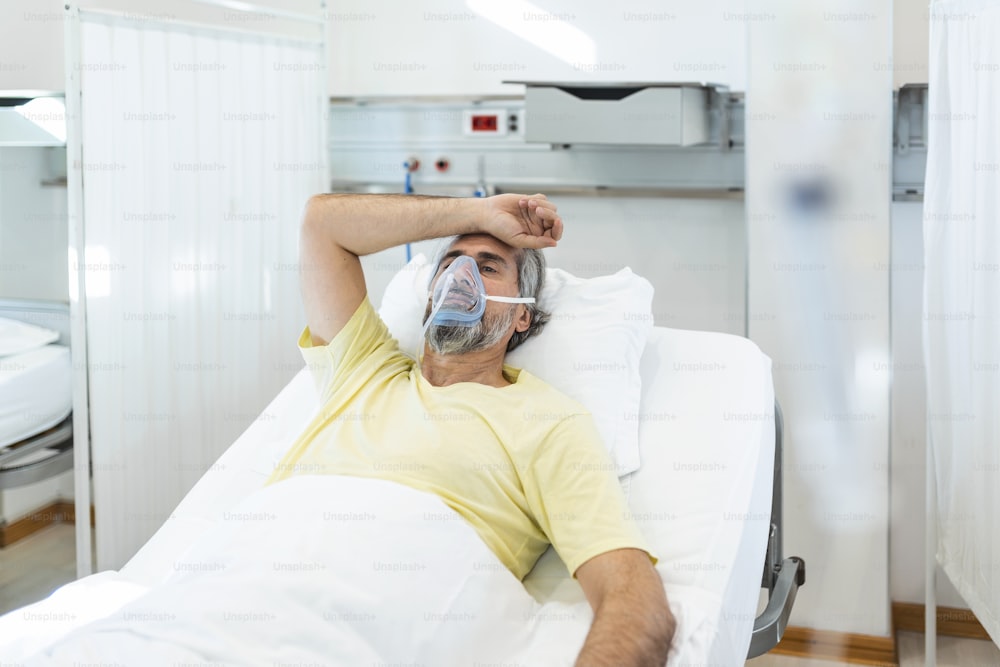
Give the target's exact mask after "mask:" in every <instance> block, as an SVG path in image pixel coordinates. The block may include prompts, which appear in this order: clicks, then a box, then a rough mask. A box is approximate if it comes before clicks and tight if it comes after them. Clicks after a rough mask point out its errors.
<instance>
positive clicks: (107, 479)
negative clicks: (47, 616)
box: [80, 10, 326, 569]
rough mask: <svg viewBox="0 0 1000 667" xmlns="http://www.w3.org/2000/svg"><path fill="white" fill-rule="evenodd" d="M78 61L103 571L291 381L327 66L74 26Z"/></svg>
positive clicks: (106, 27)
mask: <svg viewBox="0 0 1000 667" xmlns="http://www.w3.org/2000/svg"><path fill="white" fill-rule="evenodd" d="M80 51H81V61H80V85H81V90H82V100H81V105H82V106H81V108H82V143H83V161H82V169H83V211H84V222H83V225H84V230H85V231H84V242H85V244H86V250H85V257H84V258H83V261H85V263H86V266H85V282H86V285H85V293H86V312H87V325H86V331H87V350H88V355H89V359H88V363H89V392H90V393H89V396H90V431H91V461H92V465H93V502H94V507H95V512H96V545H97V548H96V556H97V569H105V568H117V567H120V566H121V565H122V564H123V563H125V562H126V561H127V560H128V559H129V558H130V557H131V556H132V555H133V554H134V553H135V552H136V551H137V549H138V548H139V547H140V546H141V545H142V544H143V543H144V542H145V541H146V540H147V539H148V538H149V537H150V535H152V533H153V532H154V531H155V530H156V529H157V528H158V527H159V526H160V525H161V524H162V523H163V521H164V520H165V519H166V518H167V517H168V516H169V513H170V512H171V510H172V509H173V508H174V507H175V506H176V504H177V502H178V501H179V500H180V499H181V498H182V497H183V495H184V494H185V493H186V492H187V491H188V490H189V489H190V488H191V486H193V484H194V483H195V482H196V481H197V480H198V478H199V477H200V476H201V475H202V474H203V473H204V472H205V470H206V469H207V468H208V467H209V466H211V465H212V463H213V462H214V461H215V460H216V458H217V457H218V456H219V455H220V454H221V453H222V452H223V451H224V450H225V449H226V448H227V447H228V446H229V445H230V444H231V443H232V442H233V441H234V440H235V439H236V438H237V436H239V434H240V433H241V432H242V431H243V430H244V429H245V428H246V427H247V426H249V425H250V424H251V423H252V422H253V420H254V419H256V418H257V417H258V415H259V413H260V412H261V411H262V410H263V409H264V407H265V406H266V405H267V403H268V402H269V400H270V399H271V398H272V397H273V396H274V395H275V394H276V393H277V392H278V391H279V389H280V388H281V387H282V386H283V385H284V384H285V383H286V382H287V381H288V380H289V379H290V378H291V377H292V376H293V375H294V374H295V372H296V371H297V370H298V369H299V368H301V366H302V362H301V358H300V357H299V355H298V352H297V350H296V348H295V339H296V336H297V334H298V331H299V328H300V327H301V326H302V323H303V317H302V313H301V305H300V298H299V291H298V274H297V267H296V264H295V263H296V261H297V239H298V222H299V219H300V216H301V211H302V208H303V205H304V204H305V201H306V199H307V198H308V197H309V195H311V194H314V193H316V192H320V191H322V190H324V189H325V187H326V185H325V163H326V159H325V156H324V152H325V151H324V146H323V140H322V137H323V136H324V135H323V130H322V123H323V122H324V120H323V116H324V111H323V109H324V97H325V93H324V91H323V86H322V76H324V74H323V72H324V71H325V67H324V63H323V55H322V54H323V51H322V46H321V43H320V42H319V41H317V42H315V43H312V42H303V41H298V40H291V39H288V38H280V37H276V36H265V35H254V34H249V33H242V32H237V31H232V30H223V29H217V28H212V27H200V26H184V25H178V24H170V23H156V22H151V21H143V22H141V23H138V24H137V22H135V21H128V20H125V19H122V18H118V17H115V16H111V15H106V14H100V13H96V12H95V13H91V12H84V11H82V10H81V12H80ZM265 418H266V415H265Z"/></svg>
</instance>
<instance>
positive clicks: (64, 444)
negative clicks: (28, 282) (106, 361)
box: [0, 299, 73, 489]
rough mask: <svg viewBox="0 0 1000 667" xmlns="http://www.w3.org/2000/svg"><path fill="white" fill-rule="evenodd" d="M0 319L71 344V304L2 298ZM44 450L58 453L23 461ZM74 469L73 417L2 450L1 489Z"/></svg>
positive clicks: (0, 464)
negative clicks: (40, 330)
mask: <svg viewBox="0 0 1000 667" xmlns="http://www.w3.org/2000/svg"><path fill="white" fill-rule="evenodd" d="M0 317H5V318H7V319H11V320H19V321H21V322H27V323H29V324H34V325H37V326H41V327H45V328H46V329H52V330H53V331H58V332H59V340H58V341H57V342H58V343H59V344H60V345H69V304H67V303H62V302H59V301H40V300H36V299H0ZM42 449H54V450H56V451H57V452H58V453H57V454H56V455H55V456H50V457H48V458H46V459H43V460H41V461H36V462H34V463H25V464H20V465H19V464H18V461H19V460H20V459H23V458H24V457H25V456H27V455H29V454H31V453H32V452H37V451H39V450H42ZM72 468H73V415H72V414H71V415H70V416H68V417H66V419H64V420H63V421H62V422H60V423H59V424H57V425H56V426H54V427H52V428H50V429H48V430H46V431H43V432H42V433H39V434H38V435H35V436H32V437H30V438H27V439H25V440H22V441H21V442H17V443H14V444H13V445H9V446H8V447H7V448H5V449H4V450H3V451H0V489H9V488H13V487H16V486H23V485H25V484H31V483H33V482H39V481H41V480H43V479H47V478H49V477H52V476H53V475H58V474H59V473H61V472H66V471H67V470H70V469H72Z"/></svg>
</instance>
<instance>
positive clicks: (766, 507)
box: [0, 328, 774, 665]
mask: <svg viewBox="0 0 1000 667" xmlns="http://www.w3.org/2000/svg"><path fill="white" fill-rule="evenodd" d="M642 369H643V403H642V406H641V408H640V412H639V413H638V414H637V415H634V416H629V418H635V419H637V420H639V421H640V443H641V448H642V461H643V463H642V468H641V469H640V470H639V471H638V472H636V473H635V474H633V475H631V476H629V477H628V478H626V479H625V480H624V484H625V485H626V489H627V492H628V494H629V498H630V506H631V508H632V511H633V513H634V514H635V516H636V518H637V519H638V520H639V521H640V524H641V525H642V527H643V530H644V531H645V533H646V535H647V536H648V537H649V539H650V541H651V543H652V545H653V547H654V549H655V550H656V552H657V554H656V555H657V556H658V557H659V558H660V563H659V564H658V566H657V569H658V571H659V572H660V574H661V576H662V578H663V580H664V583H665V585H666V588H667V594H668V598H669V599H670V602H671V606H672V608H673V610H674V613H675V614H676V615H677V617H678V619H679V621H680V626H679V628H678V633H677V636H676V638H675V640H676V641H675V650H674V651H673V652H672V653H671V658H670V662H669V663H668V664H670V665H682V664H719V665H735V664H742V662H743V661H744V659H745V656H746V651H747V648H748V645H749V639H750V631H751V628H752V624H753V618H754V615H755V610H756V605H757V600H758V594H759V586H760V573H761V570H762V565H763V555H764V550H765V546H766V540H767V525H768V523H769V520H768V516H769V512H770V500H771V497H770V496H771V470H772V461H773V444H774V443H773V438H774V421H773V413H772V411H773V390H772V385H771V374H770V360H769V359H768V358H767V357H765V356H764V355H763V354H761V353H760V351H759V350H758V349H757V348H756V346H754V345H753V344H752V343H750V342H749V341H746V340H745V339H741V338H738V337H735V336H726V335H723V334H708V333H704V332H688V331H680V330H668V329H662V328H657V329H656V330H654V333H653V336H652V337H651V339H650V344H649V345H648V346H647V349H646V352H645V353H644V356H643V362H642ZM315 400H316V399H315V394H314V389H313V386H312V383H311V381H310V379H309V377H308V375H307V373H306V372H305V371H303V372H301V373H300V374H299V375H297V376H296V377H295V379H293V380H292V381H291V382H290V383H289V385H288V386H286V388H285V389H284V390H283V391H282V392H281V394H279V396H278V397H277V398H276V399H275V400H274V401H273V402H272V403H271V405H269V406H268V408H267V409H265V411H264V412H263V413H262V415H261V418H260V419H258V420H257V421H256V422H255V423H254V424H253V425H252V426H251V427H250V428H249V429H248V430H247V431H246V432H245V433H244V434H243V436H241V438H240V439H239V440H238V441H237V442H236V443H235V444H234V445H233V446H232V447H231V448H229V449H228V450H227V451H226V453H225V454H224V455H223V456H222V457H221V458H220V459H219V461H218V462H217V463H216V464H215V465H214V466H213V467H212V468H211V469H210V470H209V471H208V472H207V473H206V475H205V476H204V477H203V478H202V479H201V480H200V481H199V482H198V484H197V485H196V486H195V487H194V489H192V491H191V492H190V493H189V494H188V496H186V497H185V499H184V500H183V501H182V502H181V504H180V505H179V506H178V508H177V509H176V511H175V512H174V513H173V514H172V516H171V518H170V519H169V520H168V521H167V522H166V523H165V524H164V526H163V527H162V528H161V529H160V530H159V531H158V532H157V533H156V534H155V535H154V536H153V537H152V538H151V539H150V541H149V542H148V543H147V544H146V545H145V546H144V547H143V548H142V549H141V550H140V551H139V553H138V554H137V555H136V556H135V557H134V558H133V559H132V560H131V561H130V562H129V563H128V564H127V565H126V566H125V567H124V568H123V569H122V570H121V572H120V573H117V574H114V575H109V574H102V575H97V576H98V577H103V578H104V580H103V581H104V582H105V583H107V584H109V585H113V586H117V588H116V589H115V590H114V591H113V592H112V593H111V595H118V596H119V598H120V601H121V603H122V604H124V603H127V602H128V601H129V600H130V599H131V597H132V596H134V595H135V594H137V591H141V590H143V589H145V587H149V586H154V585H156V584H157V583H159V582H163V581H166V580H168V579H171V578H173V577H176V575H177V574H178V572H179V571H181V570H183V568H184V567H186V566H185V565H183V563H185V562H186V561H184V560H183V557H182V554H184V552H185V551H187V550H188V549H189V548H195V549H201V548H204V546H203V544H202V540H203V539H211V537H212V535H215V534H216V533H218V531H219V530H220V528H219V527H220V525H223V524H224V522H225V518H226V514H227V513H231V512H233V511H234V508H236V507H238V506H239V504H240V503H241V502H243V501H244V500H245V499H246V498H248V497H249V496H251V494H253V493H254V491H256V490H257V489H260V488H261V487H262V485H263V482H264V479H265V478H266V476H267V474H268V473H269V471H270V470H271V468H272V467H273V465H274V463H275V462H276V461H277V460H278V459H279V458H280V457H281V455H282V453H283V452H284V451H285V449H287V447H288V446H289V445H290V444H291V439H292V438H293V437H294V436H295V435H296V434H297V433H298V432H299V430H300V429H301V428H302V426H303V425H304V424H305V423H306V421H307V420H308V419H309V416H310V413H311V411H312V410H314V409H315ZM386 484H389V483H386ZM393 486H395V485H393ZM405 491H409V490H408V489H406V490H405ZM373 500H374V499H373ZM439 523H442V524H446V525H447V524H461V522H460V521H447V522H445V521H439ZM463 528H464V526H463ZM192 545H194V546H193V547H192ZM178 568H181V569H180V570H179V569H178ZM497 572H499V574H501V575H503V576H498V577H485V579H486V580H488V581H492V582H494V583H495V582H497V581H502V580H503V578H504V577H506V576H508V575H507V573H506V571H505V570H502V568H500V569H496V572H494V571H486V570H484V573H485V574H496V573H497ZM93 579H94V578H93V577H92V578H85V579H83V580H80V581H79V582H74V583H73V584H70V585H68V586H67V587H65V588H64V589H63V590H62V591H60V592H59V593H57V595H56V596H54V597H53V598H51V599H50V600H47V601H43V602H41V603H38V604H37V605H33V606H31V607H28V608H25V609H24V610H21V611H15V612H11V613H10V614H8V615H7V616H5V617H0V656H2V657H4V658H12V659H23V658H24V657H25V656H26V655H30V653H31V652H32V651H34V650H36V649H37V648H39V647H40V646H44V645H46V644H49V643H51V642H53V641H54V640H56V639H57V638H58V637H60V636H61V635H62V634H64V633H65V632H66V631H68V630H69V629H71V628H72V627H75V626H78V625H81V624H83V623H85V622H87V621H89V620H91V619H92V618H93V617H94V615H95V614H94V613H92V612H90V611H88V610H77V611H74V610H72V609H71V608H70V606H71V605H72V604H74V603H75V604H82V603H83V602H82V601H83V600H85V596H75V597H74V596H73V595H72V594H71V591H70V593H68V592H67V590H68V589H72V588H73V587H78V586H88V587H92V586H93V583H94V582H93ZM129 586H133V588H129ZM135 587H138V588H135ZM524 589H526V590H527V591H528V592H529V593H530V594H531V595H532V596H533V597H534V598H535V599H536V600H537V601H538V602H539V603H541V604H542V605H543V606H541V607H539V608H537V610H536V611H535V612H534V613H533V614H529V616H528V617H527V618H530V619H531V626H530V628H529V629H528V630H524V632H528V633H529V634H528V635H525V636H527V637H529V639H530V641H536V640H535V639H531V638H536V637H544V638H547V640H545V641H550V642H552V643H553V644H555V645H558V646H559V647H565V646H571V647H572V648H573V650H574V651H575V650H576V649H577V648H578V647H579V644H580V642H581V641H582V637H583V636H584V634H585V632H586V628H587V627H588V626H589V623H590V618H591V616H590V610H589V607H588V606H587V604H586V602H585V600H584V597H583V594H582V591H581V590H580V588H579V586H578V584H577V583H576V582H575V581H573V580H572V579H570V578H569V577H568V574H567V573H566V571H565V568H563V566H562V564H561V563H560V562H559V561H558V559H557V558H556V557H555V556H554V555H553V553H552V552H551V550H550V552H549V553H547V554H546V555H545V556H543V558H542V560H541V561H540V562H539V564H538V566H537V567H536V568H535V570H533V571H532V573H531V574H530V575H529V576H528V578H527V579H526V580H525V582H524ZM517 590H520V586H517V587H515V589H513V591H514V592H512V590H511V589H510V588H509V587H507V588H503V587H497V589H496V590H495V591H491V596H492V601H491V603H490V604H491V605H495V606H497V607H498V608H499V607H502V606H503V605H505V604H508V603H510V604H514V602H515V601H516V600H517V599H518V594H517V593H516V591H517ZM508 594H509V595H510V596H512V597H511V598H510V600H508V599H507V597H506V596H507V595H508ZM497 596H500V597H497ZM74 601H75V602H74ZM375 602H376V608H377V607H378V602H377V600H376V601H375ZM522 602H523V597H522ZM67 605H70V606H67ZM111 606H113V605H111ZM104 611H108V610H104ZM59 613H62V614H70V615H75V616H77V617H78V619H79V622H75V623H74V622H72V621H65V620H64V621H63V622H60V623H59V624H57V625H58V628H56V627H55V626H53V625H52V624H51V623H50V624H49V626H48V627H47V628H45V629H39V628H38V627H37V624H34V623H32V619H33V618H43V617H45V615H48V617H49V618H51V617H52V616H53V615H55V614H59ZM371 613H377V612H376V611H372V612H371ZM484 613H485V612H484ZM527 618H526V619H522V620H527ZM460 625H461V624H456V626H460ZM13 633H18V634H20V636H22V637H24V638H25V639H23V640H21V641H19V642H17V641H10V639H9V638H11V637H14V636H17V634H13ZM519 636H520V635H519ZM529 639H526V640H525V641H529ZM5 641H7V642H8V643H7V644H6V645H5V644H4V642H5ZM537 641H542V640H540V639H539V640H537ZM543 643H544V641H543ZM456 646H457V645H456ZM483 646H485V645H483ZM538 650H541V649H540V648H539V649H538ZM560 655H562V654H560ZM487 657H490V656H485V655H480V656H478V657H477V660H480V661H482V660H483V659H485V658H487ZM522 657H524V658H525V659H527V658H528V657H530V656H522ZM560 659H562V658H560ZM567 659H569V658H567ZM330 664H336V663H330ZM451 664H458V663H451ZM528 664H530V663H528ZM548 664H558V663H548Z"/></svg>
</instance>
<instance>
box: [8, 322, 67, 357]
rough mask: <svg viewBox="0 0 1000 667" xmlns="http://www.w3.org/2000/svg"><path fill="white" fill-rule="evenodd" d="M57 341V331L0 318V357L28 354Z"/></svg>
mask: <svg viewBox="0 0 1000 667" xmlns="http://www.w3.org/2000/svg"><path fill="white" fill-rule="evenodd" d="M57 340H59V332H57V331H52V330H51V329H45V328H43V327H36V326H35V325H34V324H28V323H27V322H21V321H19V320H9V319H6V318H3V317H0V357H7V356H10V355H12V354H21V353H22V352H28V351H30V350H34V349H36V348H39V347H43V346H45V345H48V344H49V343H54V342H56V341H57Z"/></svg>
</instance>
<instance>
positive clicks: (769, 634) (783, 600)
mask: <svg viewBox="0 0 1000 667" xmlns="http://www.w3.org/2000/svg"><path fill="white" fill-rule="evenodd" d="M805 582H806V564H805V561H803V560H802V559H801V558H798V557H797V556H791V557H789V558H786V559H784V560H783V561H782V562H781V569H780V570H779V571H778V578H777V580H776V581H775V583H774V589H773V590H772V591H771V594H770V597H769V598H768V601H767V607H765V608H764V611H762V612H761V613H760V616H758V617H757V619H756V620H755V621H754V624H753V634H752V635H751V637H750V650H749V651H748V652H747V658H756V657H757V656H759V655H763V654H764V653H767V652H768V651H770V650H771V649H772V648H774V647H775V646H776V645H777V644H778V642H779V641H781V637H782V635H784V634H785V628H786V627H787V626H788V617H789V616H790V615H791V613H792V605H793V604H794V603H795V594H796V593H797V592H798V590H799V586H801V585H802V584H804V583H805Z"/></svg>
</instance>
